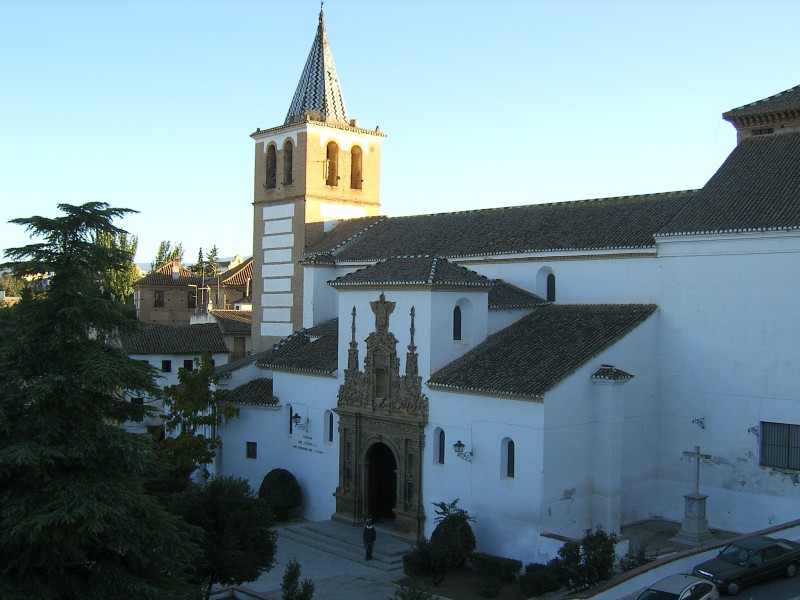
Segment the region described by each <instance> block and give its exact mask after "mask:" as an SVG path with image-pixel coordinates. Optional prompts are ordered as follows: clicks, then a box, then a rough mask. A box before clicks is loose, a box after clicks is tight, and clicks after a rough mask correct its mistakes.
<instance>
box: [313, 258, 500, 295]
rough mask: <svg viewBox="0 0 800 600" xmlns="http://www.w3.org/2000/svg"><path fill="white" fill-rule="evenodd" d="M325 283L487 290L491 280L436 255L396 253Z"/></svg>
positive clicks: (331, 284)
mask: <svg viewBox="0 0 800 600" xmlns="http://www.w3.org/2000/svg"><path fill="white" fill-rule="evenodd" d="M328 284H329V285H330V286H332V287H334V288H339V289H342V288H353V287H371V286H380V287H398V286H399V287H404V286H425V287H430V288H459V289H465V288H473V289H483V290H487V291H488V290H489V289H490V288H492V287H494V282H493V281H492V280H491V279H488V278H487V277H484V276H483V275H479V274H478V273H476V272H475V271H471V270H469V269H466V268H464V267H460V266H458V265H456V264H455V263H452V262H450V261H448V260H447V259H445V258H441V257H439V256H431V255H427V256H397V257H393V258H387V259H386V260H382V261H380V262H378V263H376V264H374V265H370V266H368V267H365V268H363V269H360V270H358V271H354V272H352V273H348V274H347V275H343V276H342V277H338V278H336V279H334V280H333V281H329V282H328Z"/></svg>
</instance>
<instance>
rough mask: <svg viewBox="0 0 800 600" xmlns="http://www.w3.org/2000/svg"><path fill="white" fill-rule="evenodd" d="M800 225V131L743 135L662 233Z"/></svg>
mask: <svg viewBox="0 0 800 600" xmlns="http://www.w3.org/2000/svg"><path fill="white" fill-rule="evenodd" d="M799 227H800V132H794V133H785V134H782V135H774V136H771V135H765V136H757V137H751V138H747V139H745V140H743V141H742V142H741V143H740V144H739V145H738V146H736V148H734V150H733V152H731V154H730V156H728V158H727V160H726V161H725V162H724V163H723V164H722V166H721V167H720V168H719V170H718V171H717V172H716V173H715V174H714V176H713V177H712V178H711V179H710V180H709V182H708V183H707V184H706V185H705V187H704V188H703V189H702V190H700V192H699V193H698V194H697V197H696V198H695V200H694V201H693V202H691V203H688V204H687V205H686V206H684V207H683V209H682V210H681V211H680V212H678V213H677V214H676V215H675V216H674V217H673V218H672V220H671V221H670V222H669V223H667V224H665V225H664V226H663V227H662V228H661V229H660V233H661V234H664V235H669V234H688V233H694V234H701V233H724V232H746V231H772V230H787V229H797V228H799Z"/></svg>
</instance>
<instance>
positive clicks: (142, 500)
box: [0, 202, 198, 600]
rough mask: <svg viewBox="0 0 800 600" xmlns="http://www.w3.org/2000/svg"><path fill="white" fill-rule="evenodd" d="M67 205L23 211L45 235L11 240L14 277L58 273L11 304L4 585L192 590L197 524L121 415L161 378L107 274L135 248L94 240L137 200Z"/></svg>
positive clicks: (41, 593) (1, 415)
mask: <svg viewBox="0 0 800 600" xmlns="http://www.w3.org/2000/svg"><path fill="white" fill-rule="evenodd" d="M58 208H59V209H60V210H61V212H62V213H64V214H63V216H60V217H57V218H45V217H40V216H34V217H30V218H22V219H14V220H13V221H12V222H13V223H16V224H19V225H22V226H24V227H26V229H27V231H28V232H30V233H31V235H32V236H35V237H37V238H41V239H42V241H40V242H38V243H33V244H31V245H28V246H24V247H20V248H12V249H10V250H7V251H6V256H7V257H9V258H10V259H12V260H14V261H15V262H11V263H7V266H10V267H11V269H12V271H13V273H14V275H15V276H17V277H21V276H24V275H26V274H35V273H45V272H48V273H52V274H53V275H52V277H51V278H50V282H49V287H48V288H47V289H46V290H45V291H43V292H42V293H40V294H37V295H36V296H34V295H33V294H31V293H26V294H24V295H23V298H22V301H21V302H20V303H19V304H17V305H16V306H14V307H12V308H10V309H8V310H4V311H0V313H1V314H0V328H2V334H0V389H2V394H0V507H2V513H1V514H0V597H2V598H3V599H4V600H6V599H15V598H37V599H44V600H48V599H51V598H52V599H58V600H73V599H79V598H80V599H95V598H97V599H100V598H114V597H116V598H159V599H163V598H184V597H186V593H187V592H189V593H190V592H191V590H192V589H193V588H192V587H191V586H190V584H189V576H190V574H191V566H192V561H193V558H194V556H195V555H196V553H197V552H198V547H197V545H196V543H195V541H194V540H195V535H196V534H197V532H196V530H194V528H192V527H190V526H189V525H187V524H186V523H185V522H184V521H182V520H181V519H180V518H179V517H177V516H175V515H173V514H171V513H169V512H167V511H166V510H165V509H164V508H163V507H162V506H161V505H160V504H159V503H158V502H157V500H156V499H155V498H154V497H153V496H151V495H149V494H148V493H147V492H146V491H145V486H144V476H143V473H144V472H145V471H146V470H147V468H148V463H149V461H150V459H151V457H152V449H153V447H152V441H151V440H150V439H149V438H148V437H147V436H138V435H134V434H130V433H127V432H126V431H125V430H124V429H122V428H121V427H120V426H119V424H118V423H120V422H122V421H124V420H126V419H130V418H131V417H135V416H137V415H140V414H141V410H142V409H141V407H138V406H136V405H134V404H132V403H130V402H126V401H125V400H124V397H123V395H122V393H121V390H125V389H127V390H135V391H137V392H141V393H142V394H151V393H155V392H156V389H157V388H156V385H155V383H154V371H153V369H152V368H151V367H150V366H148V365H146V364H145V363H142V362H139V361H135V360H131V359H130V358H128V357H127V356H126V355H125V354H124V353H123V352H122V350H121V349H119V347H118V345H116V344H114V343H110V342H113V341H114V340H116V339H117V338H118V335H119V334H120V332H124V331H128V330H132V329H134V328H135V327H137V326H138V325H139V324H138V322H137V321H136V319H135V316H134V314H133V311H132V309H130V308H129V307H126V306H125V305H123V304H121V303H119V302H116V301H114V300H112V299H110V298H109V297H108V296H107V295H106V294H104V293H103V286H102V274H103V273H106V272H109V271H113V270H115V269H124V268H125V267H126V266H127V263H128V261H129V259H130V256H129V254H128V252H126V251H124V250H122V249H121V248H119V247H109V246H104V245H102V244H98V243H97V242H96V241H95V240H96V239H97V236H98V235H104V234H108V235H115V236H119V235H121V234H122V233H124V232H123V231H122V230H121V229H119V228H117V227H116V226H114V225H113V220H114V219H116V218H118V217H121V216H124V215H125V214H127V213H129V212H133V211H130V210H126V209H120V208H111V207H109V206H108V205H107V204H105V203H99V202H93V203H88V204H84V205H82V206H72V205H69V204H60V205H59V206H58Z"/></svg>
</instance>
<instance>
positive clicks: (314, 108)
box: [284, 10, 348, 125]
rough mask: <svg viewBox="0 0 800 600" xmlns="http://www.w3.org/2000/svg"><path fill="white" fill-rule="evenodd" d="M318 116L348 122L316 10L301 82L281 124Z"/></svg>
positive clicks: (322, 23)
mask: <svg viewBox="0 0 800 600" xmlns="http://www.w3.org/2000/svg"><path fill="white" fill-rule="evenodd" d="M309 112H311V113H318V115H319V116H318V117H315V119H316V120H320V121H335V122H341V123H347V122H348V119H347V109H346V108H345V106H344V98H343V97H342V90H341V87H340V86H339V78H338V77H337V75H336V66H335V65H334V64H333V53H331V49H330V46H329V45H328V34H327V32H326V31H325V20H324V16H323V14H322V10H320V11H319V25H318V26H317V35H316V37H315V38H314V43H313V44H312V45H311V52H309V53H308V59H307V60H306V66H305V67H304V68H303V73H302V75H301V76H300V83H298V84H297V90H296V91H295V93H294V98H293V99H292V104H291V105H290V106H289V112H288V113H287V114H286V121H285V122H284V125H290V124H291V123H297V122H302V121H304V120H305V118H306V114H307V113H309Z"/></svg>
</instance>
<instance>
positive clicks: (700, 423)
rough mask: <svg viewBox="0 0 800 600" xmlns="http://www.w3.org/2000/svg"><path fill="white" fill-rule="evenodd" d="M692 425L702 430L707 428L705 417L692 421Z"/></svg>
mask: <svg viewBox="0 0 800 600" xmlns="http://www.w3.org/2000/svg"><path fill="white" fill-rule="evenodd" d="M692 423H694V424H695V425H697V426H698V427H700V429H705V428H706V420H705V418H703V417H700V418H699V419H692Z"/></svg>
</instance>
